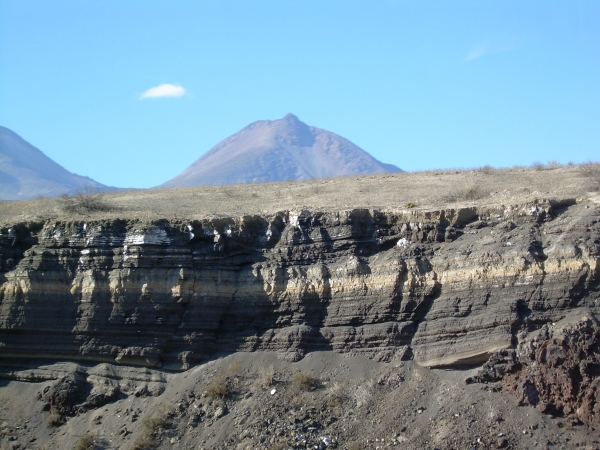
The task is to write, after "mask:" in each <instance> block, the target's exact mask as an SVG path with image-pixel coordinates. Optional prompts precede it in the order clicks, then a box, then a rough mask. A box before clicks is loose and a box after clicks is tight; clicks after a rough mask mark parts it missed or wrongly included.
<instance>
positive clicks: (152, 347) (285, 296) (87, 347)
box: [0, 199, 600, 370]
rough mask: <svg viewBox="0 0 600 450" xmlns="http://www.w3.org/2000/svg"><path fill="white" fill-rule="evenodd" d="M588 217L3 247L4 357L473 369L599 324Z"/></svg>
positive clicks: (531, 207)
mask: <svg viewBox="0 0 600 450" xmlns="http://www.w3.org/2000/svg"><path fill="white" fill-rule="evenodd" d="M599 217H600V208H599V206H598V205H597V204H595V203H593V202H591V201H587V200H586V201H580V202H577V201H576V200H575V199H562V200H539V201H534V202H528V203H526V204H518V205H512V206H509V205H498V206H481V207H475V206H474V207H471V208H457V209H440V210H431V211H416V210H410V209H407V210H405V211H404V212H403V213H402V212H398V213H390V212H380V211H377V210H369V209H352V210H345V211H335V212H332V211H317V210H314V211H307V210H303V211H282V212H279V213H277V214H272V215H269V216H259V215H252V216H243V217H239V218H212V219H204V220H195V221H183V220H171V221H169V220H157V221H152V222H148V221H146V222H144V221H140V220H121V219H110V220H104V221H100V220H98V221H87V222H86V221H75V222H66V221H56V220H48V221H46V222H39V223H38V222H28V223H16V224H14V225H13V226H11V227H10V228H9V227H5V228H3V229H2V230H1V232H2V235H1V236H0V242H1V263H2V266H1V274H0V277H1V287H0V357H4V358H8V357H11V358H12V357H17V358H34V357H35V358H53V359H62V360H65V359H68V360H88V361H97V362H112V363H120V364H126V365H142V366H148V367H162V368H165V369H171V370H183V369H187V368H189V367H191V366H193V365H195V364H197V363H199V362H201V361H204V360H206V359H207V358H210V357H211V355H215V354H216V353H221V352H226V353H231V352H240V351H241V352H252V351H256V350H268V351H276V352H278V353H279V354H280V355H281V356H282V357H283V358H285V359H290V360H298V359H300V358H302V357H303V356H304V355H305V354H306V353H307V352H311V351H315V350H333V351H336V352H345V353H351V354H357V355H364V356H368V357H370V358H373V359H377V360H380V361H390V360H394V359H396V360H400V359H404V360H406V359H414V360H415V361H416V362H418V363H420V364H422V365H426V366H431V367H441V366H460V365H465V364H481V363H483V362H485V361H486V360H487V359H488V357H489V355H490V354H492V353H493V352H495V351H497V350H500V349H504V348H513V347H516V346H517V345H518V342H519V339H521V337H522V336H523V335H524V334H527V333H528V332H530V331H531V330H534V329H538V328H539V327H540V326H541V325H543V324H545V323H551V322H555V321H558V320H560V319H562V318H563V317H565V316H566V315H567V314H568V313H570V312H571V311H572V310H573V309H576V308H582V307H585V308H587V309H586V311H592V312H598V307H597V305H596V304H597V301H598V299H599V291H598V288H599V278H598V275H599V270H600V223H599V220H598V218H599Z"/></svg>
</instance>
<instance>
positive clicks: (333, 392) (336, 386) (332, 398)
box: [327, 381, 346, 407]
mask: <svg viewBox="0 0 600 450" xmlns="http://www.w3.org/2000/svg"><path fill="white" fill-rule="evenodd" d="M345 398H346V388H345V386H344V385H343V384H342V383H340V382H339V381H334V382H333V383H332V384H331V385H330V386H329V387H328V388H327V404H328V405H329V406H330V407H334V406H340V405H341V404H342V403H343V401H344V400H345Z"/></svg>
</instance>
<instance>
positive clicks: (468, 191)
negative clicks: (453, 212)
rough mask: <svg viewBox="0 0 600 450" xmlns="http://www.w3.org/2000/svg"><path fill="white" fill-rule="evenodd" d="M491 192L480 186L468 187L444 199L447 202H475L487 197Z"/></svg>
mask: <svg viewBox="0 0 600 450" xmlns="http://www.w3.org/2000/svg"><path fill="white" fill-rule="evenodd" d="M488 194H489V192H488V191H487V190H485V189H484V188H482V187H480V186H475V185H473V186H468V187H466V188H464V189H458V190H456V191H454V192H452V193H451V194H449V195H446V196H445V197H443V198H442V200H443V201H445V202H457V201H473V200H480V199H482V198H484V197H487V195H488Z"/></svg>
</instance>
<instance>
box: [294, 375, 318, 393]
mask: <svg viewBox="0 0 600 450" xmlns="http://www.w3.org/2000/svg"><path fill="white" fill-rule="evenodd" d="M318 381H319V380H318V379H317V378H316V377H314V376H312V375H311V374H310V373H308V372H296V373H295V374H294V375H293V376H292V384H293V385H294V386H295V387H296V388H298V389H301V390H303V391H311V390H313V389H314V388H316V387H317V383H318Z"/></svg>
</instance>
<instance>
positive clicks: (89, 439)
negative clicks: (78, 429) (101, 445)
mask: <svg viewBox="0 0 600 450" xmlns="http://www.w3.org/2000/svg"><path fill="white" fill-rule="evenodd" d="M74 450H94V434H93V433H85V434H83V435H81V437H80V438H79V440H78V441H77V444H75V448H74Z"/></svg>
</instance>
